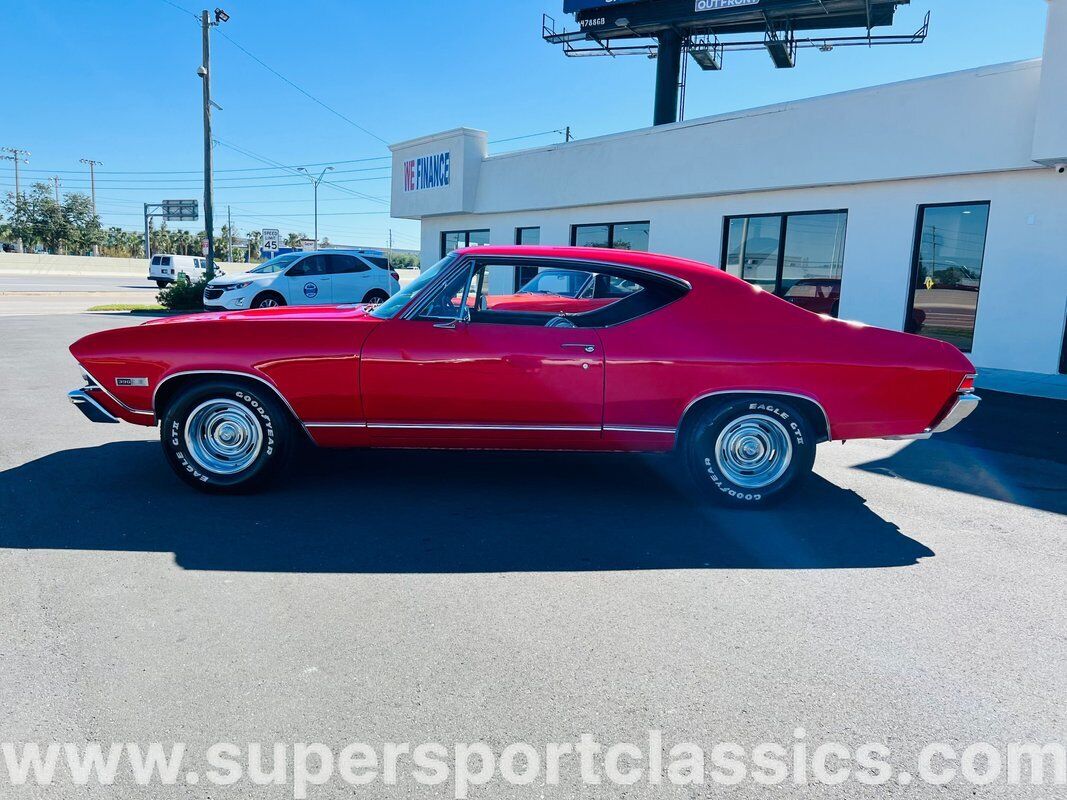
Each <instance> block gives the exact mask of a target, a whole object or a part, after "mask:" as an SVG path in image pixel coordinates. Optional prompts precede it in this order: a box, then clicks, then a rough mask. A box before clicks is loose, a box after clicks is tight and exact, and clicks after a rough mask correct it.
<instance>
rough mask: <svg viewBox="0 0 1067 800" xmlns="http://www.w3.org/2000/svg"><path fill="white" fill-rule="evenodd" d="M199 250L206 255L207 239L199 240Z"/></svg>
mask: <svg viewBox="0 0 1067 800" xmlns="http://www.w3.org/2000/svg"><path fill="white" fill-rule="evenodd" d="M200 251H201V252H202V253H203V254H204V255H205V256H206V255H207V239H201V240H200Z"/></svg>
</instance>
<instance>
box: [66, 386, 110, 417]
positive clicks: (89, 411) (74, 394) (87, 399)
mask: <svg viewBox="0 0 1067 800" xmlns="http://www.w3.org/2000/svg"><path fill="white" fill-rule="evenodd" d="M67 399H69V400H70V402H72V403H73V404H74V405H75V406H76V407H77V409H78V410H79V411H81V412H82V413H83V414H84V415H85V416H86V418H87V419H88V420H89V421H90V422H118V421H119V419H118V417H116V416H115V415H114V414H112V413H111V412H110V411H108V410H107V409H106V408H104V407H103V406H102V405H100V404H99V403H98V402H96V400H95V399H94V398H93V397H92V395H90V394H89V393H88V392H87V391H85V390H84V389H75V390H74V391H71V392H67Z"/></svg>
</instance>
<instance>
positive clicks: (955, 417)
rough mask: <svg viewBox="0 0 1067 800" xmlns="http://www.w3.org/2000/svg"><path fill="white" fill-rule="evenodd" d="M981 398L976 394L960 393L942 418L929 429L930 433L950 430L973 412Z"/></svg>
mask: <svg viewBox="0 0 1067 800" xmlns="http://www.w3.org/2000/svg"><path fill="white" fill-rule="evenodd" d="M981 402H982V398H981V397H979V396H978V395H976V394H961V395H959V396H958V397H957V398H956V402H955V404H954V405H953V406H952V408H950V409H949V410H948V413H947V414H945V416H944V418H943V419H942V420H941V421H940V422H939V423H937V425H936V426H934V428H933V429H931V431H930V433H944V432H945V431H950V430H952V429H953V428H955V427H956V426H957V425H959V424H960V423H961V422H963V421H964V420H965V419H967V417H969V416H971V414H973V413H974V410H975V409H976V408H978V404H979V403H981Z"/></svg>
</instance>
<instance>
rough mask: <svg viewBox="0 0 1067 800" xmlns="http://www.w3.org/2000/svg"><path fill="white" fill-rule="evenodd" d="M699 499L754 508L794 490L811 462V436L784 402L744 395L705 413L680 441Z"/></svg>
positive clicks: (809, 429)
mask: <svg viewBox="0 0 1067 800" xmlns="http://www.w3.org/2000/svg"><path fill="white" fill-rule="evenodd" d="M682 445H683V448H684V452H683V455H684V457H685V460H686V465H687V467H688V469H689V472H690V474H691V475H692V477H693V480H694V481H695V482H696V484H697V487H698V490H699V492H700V494H701V495H702V496H703V497H706V498H708V499H710V500H712V501H714V502H716V503H719V504H721V505H726V506H732V507H734V508H759V507H761V506H766V505H769V504H771V503H774V502H777V501H778V500H780V499H782V498H783V497H784V496H785V495H787V494H788V493H789V492H790V491H792V490H794V489H795V488H796V487H797V485H798V484H799V483H800V482H801V481H802V480H803V479H804V478H805V477H806V476H807V475H808V474H809V473H810V472H811V468H812V465H813V464H814V463H815V432H814V431H813V430H812V426H811V423H809V422H808V420H807V418H806V417H805V416H804V415H803V414H802V413H800V412H799V411H798V410H797V408H796V407H795V406H794V405H792V404H790V403H789V402H788V401H783V400H782V399H780V398H778V397H748V398H740V399H735V400H729V401H726V402H724V403H722V404H720V405H717V406H715V407H713V408H709V409H707V410H706V411H704V412H703V413H702V414H701V415H700V417H699V418H698V419H697V420H696V421H695V422H694V423H693V424H692V425H691V426H689V428H688V431H687V434H686V439H685V441H684V442H683V443H682Z"/></svg>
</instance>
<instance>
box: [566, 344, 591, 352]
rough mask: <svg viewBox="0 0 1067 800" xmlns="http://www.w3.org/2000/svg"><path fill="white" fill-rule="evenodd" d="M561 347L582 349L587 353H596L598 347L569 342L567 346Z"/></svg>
mask: <svg viewBox="0 0 1067 800" xmlns="http://www.w3.org/2000/svg"><path fill="white" fill-rule="evenodd" d="M560 347H580V348H582V349H583V350H585V352H587V353H593V352H595V351H596V345H593V344H585V343H584V342H567V343H566V344H561V345H560Z"/></svg>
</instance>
